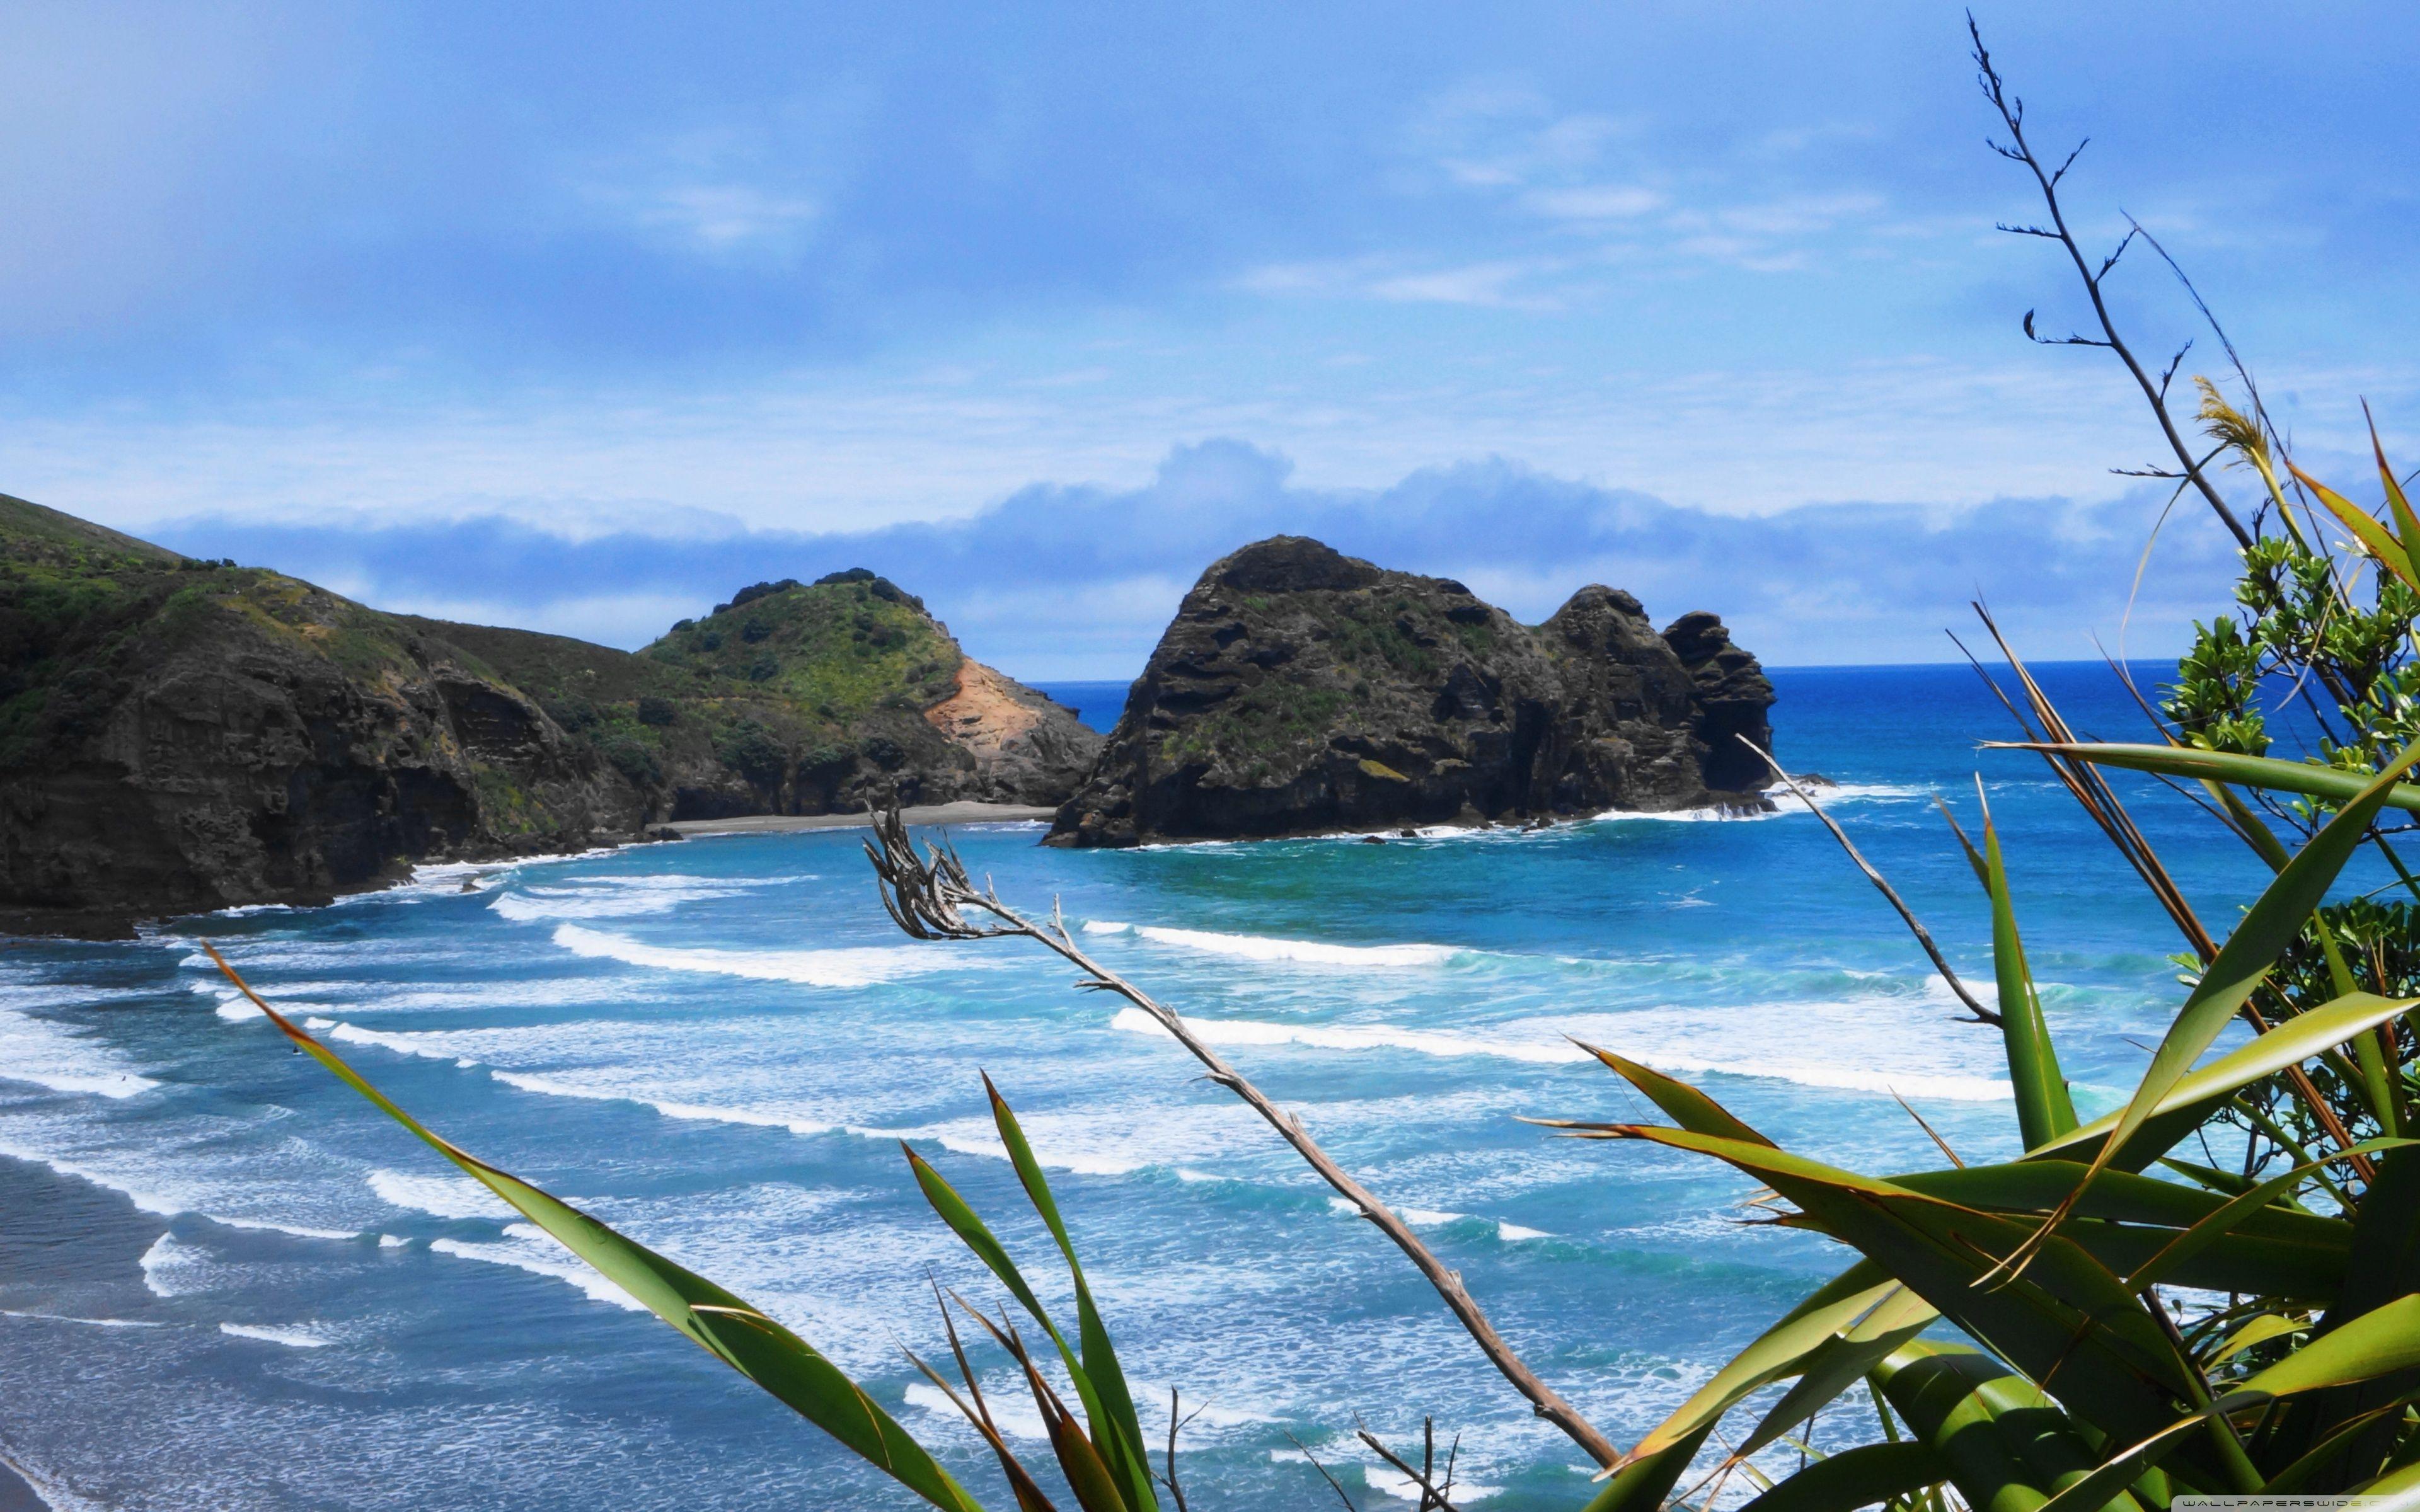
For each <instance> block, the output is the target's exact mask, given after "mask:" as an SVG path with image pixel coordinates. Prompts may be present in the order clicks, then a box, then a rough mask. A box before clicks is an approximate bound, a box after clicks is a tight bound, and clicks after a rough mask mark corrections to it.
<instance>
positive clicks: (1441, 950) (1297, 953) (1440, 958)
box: [1084, 919, 1470, 966]
mask: <svg viewBox="0 0 2420 1512" xmlns="http://www.w3.org/2000/svg"><path fill="white" fill-rule="evenodd" d="M1084 932H1085V933H1088V934H1133V935H1136V936H1138V937H1139V938H1141V939H1146V940H1150V941H1152V942H1153V943H1155V944H1158V945H1174V946H1181V947H1183V948H1184V949H1188V950H1202V951H1205V952H1207V953H1209V954H1211V955H1224V956H1233V957H1235V958H1237V959H1239V960H1244V961H1293V962H1299V963H1304V964H1312V965H1333V966H1441V965H1444V964H1446V963H1447V962H1449V961H1451V960H1452V959H1454V957H1456V956H1459V955H1466V954H1469V953H1470V952H1468V951H1466V950H1463V949H1460V948H1458V947H1455V946H1450V945H1332V944H1329V943H1327V942H1326V941H1324V940H1287V939H1278V938H1273V937H1271V936H1268V935H1264V934H1223V933H1216V932H1214V931H1211V930H1200V929H1169V928H1165V927H1163V926H1161V925H1157V924H1127V923H1123V922H1120V921H1119V920H1116V919H1087V920H1086V921H1085V923H1084Z"/></svg>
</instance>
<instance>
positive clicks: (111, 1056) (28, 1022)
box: [0, 1011, 160, 1098]
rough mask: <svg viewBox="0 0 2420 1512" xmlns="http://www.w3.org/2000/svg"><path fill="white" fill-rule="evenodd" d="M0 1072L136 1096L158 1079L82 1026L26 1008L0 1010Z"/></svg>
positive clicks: (67, 1087) (61, 1086)
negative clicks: (135, 1067) (134, 1066)
mask: <svg viewBox="0 0 2420 1512" xmlns="http://www.w3.org/2000/svg"><path fill="white" fill-rule="evenodd" d="M0 1077H5V1078H7V1079H8V1080H9V1081H12V1082H31V1083H32V1084H33V1085H35V1086H37V1087H46V1088H50V1089H51V1090H52V1091H54V1092H83V1093H88V1094H93V1095H97V1096H101V1097H109V1098H127V1097H135V1096H139V1095H140V1094H142V1093H144V1092H147V1091H149V1090H151V1089H152V1088H155V1087H157V1086H159V1085H160V1084H159V1083H158V1082H156V1081H153V1080H152V1079H151V1078H150V1077H148V1076H145V1075H142V1074H140V1073H139V1072H134V1071H132V1070H131V1069H129V1067H128V1065H127V1062H126V1060H125V1057H122V1056H120V1055H119V1054H118V1053H117V1051H116V1050H115V1049H113V1048H111V1047H110V1046H109V1045H107V1044H105V1043H103V1042H101V1041H100V1040H99V1039H98V1037H97V1036H95V1035H94V1034H93V1033H91V1032H90V1031H88V1030H82V1029H76V1028H72V1027H70V1026H68V1025H65V1024H60V1023H58V1022H56V1021H54V1020H52V1019H45V1018H37V1017H35V1016H34V1015H32V1014H30V1013H17V1012H10V1011H0Z"/></svg>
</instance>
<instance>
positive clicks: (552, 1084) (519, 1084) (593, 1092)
mask: <svg viewBox="0 0 2420 1512" xmlns="http://www.w3.org/2000/svg"><path fill="white" fill-rule="evenodd" d="M488 1074H489V1075H490V1076H492V1077H494V1078H495V1079H496V1080H498V1081H500V1082H502V1083H504V1085H505V1086H507V1087H510V1088H517V1089H519V1090H520V1091H524V1092H529V1093H533V1094H535V1095H536V1096H539V1097H576V1098H583V1099H586V1100H588V1101H591V1102H598V1103H637V1104H638V1105H639V1106H641V1107H645V1108H653V1109H654V1110H655V1111H656V1112H658V1113H660V1114H662V1115H663V1116H664V1117H665V1118H667V1119H694V1120H697V1121H700V1122H712V1123H735V1124H741V1125H745V1126H747V1127H750V1128H757V1129H786V1130H788V1131H789V1132H790V1133H792V1134H829V1133H830V1132H831V1130H832V1127H833V1126H832V1125H830V1124H829V1123H822V1122H818V1121H817V1120H815V1119H803V1118H798V1117H795V1116H793V1115H791V1114H787V1113H768V1112H764V1111H762V1110H759V1109H756V1108H729V1107H715V1106H711V1105H709V1104H706V1103H682V1102H677V1101H674V1100H672V1099H659V1098H651V1097H648V1096H647V1095H646V1094H645V1093H644V1092H639V1091H634V1090H631V1089H628V1088H618V1087H583V1086H581V1085H579V1084H577V1083H574V1082H566V1081H564V1080H563V1079H562V1078H560V1077H554V1076H535V1075H531V1074H529V1073H527V1072H517V1071H489V1072H488Z"/></svg>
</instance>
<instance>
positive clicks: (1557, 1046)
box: [1109, 1008, 1590, 1065]
mask: <svg viewBox="0 0 2420 1512" xmlns="http://www.w3.org/2000/svg"><path fill="white" fill-rule="evenodd" d="M1185 1026H1186V1027H1187V1029H1190V1030H1191V1031H1192V1032H1193V1033H1194V1035H1195V1036H1196V1037H1198V1038H1200V1039H1202V1040H1203V1041H1207V1042H1209V1043H1211V1044H1227V1045H1274V1044H1299V1045H1307V1046H1310V1047H1311V1048H1312V1049H1318V1050H1413V1051H1418V1052H1419V1054H1421V1055H1428V1056H1494V1057H1498V1058H1500V1059H1505V1060H1523V1061H1529V1062H1532V1063H1534V1064H1539V1065H1549V1064H1558V1063H1562V1062H1568V1061H1577V1060H1586V1059H1588V1058H1590V1057H1589V1054H1588V1052H1587V1051H1585V1050H1582V1049H1581V1048H1579V1047H1578V1046H1577V1045H1575V1044H1571V1043H1568V1042H1554V1041H1518V1040H1482V1039H1479V1038H1476V1037H1474V1036H1471V1035H1467V1034H1456V1033H1453V1032H1451V1031H1450V1030H1445V1029H1407V1028H1402V1027H1398V1026H1394V1025H1388V1024H1272V1023H1267V1022H1264V1021H1262V1020H1258V1019H1205V1018H1193V1017H1189V1016H1188V1017H1187V1019H1186V1020H1185ZM1109 1027H1111V1028H1113V1029H1124V1030H1125V1031H1126V1032H1128V1033H1130V1034H1166V1033H1167V1032H1168V1031H1167V1030H1166V1029H1165V1028H1163V1027H1161V1026H1160V1023H1159V1021H1158V1020H1157V1019H1155V1018H1153V1017H1152V1016H1151V1015H1150V1014H1148V1013H1146V1012H1144V1011H1142V1010H1141V1009H1139V1008H1126V1009H1121V1010H1119V1011H1118V1016H1117V1017H1115V1018H1113V1019H1111V1020H1110V1021H1109Z"/></svg>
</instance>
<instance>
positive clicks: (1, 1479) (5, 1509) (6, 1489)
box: [0, 1455, 51, 1512]
mask: <svg viewBox="0 0 2420 1512" xmlns="http://www.w3.org/2000/svg"><path fill="white" fill-rule="evenodd" d="M0 1512H51V1504H50V1503H49V1502H47V1501H44V1500H43V1499H42V1493H41V1492H39V1491H38V1490H36V1489H34V1483H33V1482H32V1481H30V1480H27V1479H26V1478H25V1476H24V1474H23V1473H22V1472H21V1471H19V1470H18V1469H17V1467H16V1466H15V1465H12V1464H10V1463H9V1462H8V1456H6V1455H0Z"/></svg>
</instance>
